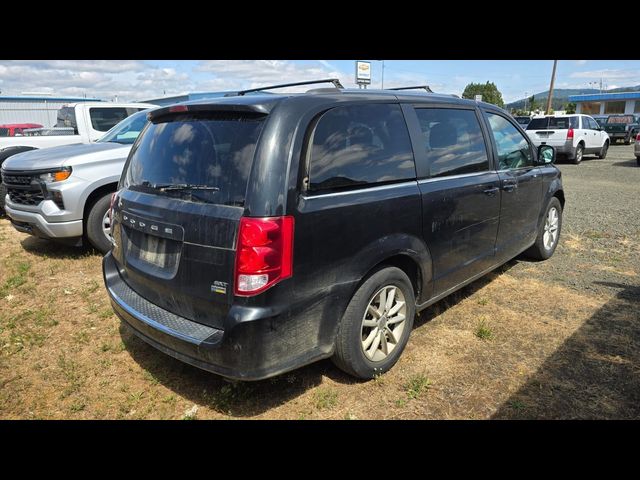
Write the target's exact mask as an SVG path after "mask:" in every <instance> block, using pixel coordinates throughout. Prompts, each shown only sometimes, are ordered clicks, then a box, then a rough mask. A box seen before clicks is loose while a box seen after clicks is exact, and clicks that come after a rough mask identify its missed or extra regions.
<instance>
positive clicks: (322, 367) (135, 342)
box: [120, 259, 518, 418]
mask: <svg viewBox="0 0 640 480" xmlns="http://www.w3.org/2000/svg"><path fill="white" fill-rule="evenodd" d="M517 263H518V260H517V259H514V260H511V261H509V262H507V263H506V264H504V265H502V266H501V267H498V268H497V269H496V270H494V271H492V272H490V273H488V274H487V275H485V276H484V277H482V278H480V279H478V280H476V281H475V282H473V283H471V284H469V285H467V286H466V287H464V288H462V289H461V290H459V291H457V292H455V293H453V294H451V295H449V296H448V297H446V298H445V299H443V300H440V301H439V302H436V303H435V304H434V305H432V306H430V307H429V308H427V309H425V310H423V311H422V312H421V313H420V314H419V315H417V316H416V319H415V323H414V328H419V327H420V326H422V325H424V324H425V323H427V322H429V321H430V320H432V319H433V318H435V317H436V316H438V315H440V314H441V313H443V312H445V311H446V310H448V309H449V308H451V307H453V306H455V305H456V304H458V303H459V302H461V301H462V300H463V299H465V298H466V297H468V296H469V295H473V294H474V293H475V292H476V291H478V290H479V289H481V288H483V287H484V286H486V285H487V284H489V283H490V282H491V281H493V280H494V279H496V278H498V277H499V276H500V275H502V274H503V273H504V272H506V271H508V270H509V269H511V268H512V267H513V266H515V265H516V264H517ZM120 337H121V339H122V341H123V343H124V345H125V348H126V349H127V352H129V354H130V355H131V357H132V358H133V360H134V361H135V362H136V363H137V364H138V365H140V367H141V368H143V369H145V370H146V371H148V372H149V373H150V374H151V375H152V376H153V378H154V379H155V380H157V381H158V382H159V383H160V384H162V385H163V386H164V387H166V388H168V389H170V390H171V391H173V392H175V393H176V394H177V395H180V396H182V397H184V398H186V399H188V400H189V401H190V402H193V403H195V404H196V405H201V406H207V407H209V408H211V409H212V410H215V411H217V412H219V413H222V414H225V415H229V416H232V417H240V418H243V417H251V416H256V415H260V414H262V413H264V412H266V411H269V410H271V409H273V408H276V407H278V406H281V405H283V404H286V403H288V402H290V401H292V400H293V399H295V398H297V397H299V396H300V395H302V394H304V393H305V392H306V391H307V390H309V389H311V388H313V387H316V386H318V385H320V384H321V383H322V379H323V377H327V378H329V379H331V380H333V381H335V382H337V383H340V384H343V385H353V384H358V383H363V382H366V381H368V380H359V379H356V378H353V377H351V376H350V375H347V374H346V373H344V372H342V371H341V370H340V369H338V368H337V367H336V366H334V365H333V363H332V362H331V360H328V359H327V360H321V361H319V362H315V363H313V364H311V365H307V366H305V367H302V368H298V369H296V370H294V371H291V372H288V373H285V374H282V375H279V376H277V377H274V378H270V379H267V380H259V381H255V382H230V381H228V380H226V379H224V378H223V377H221V376H219V375H216V374H214V373H210V372H207V371H204V370H201V369H199V368H196V367H193V366H191V365H188V364H186V363H183V362H181V361H179V360H176V359H174V358H173V357H170V356H168V355H166V354H164V353H162V352H160V351H158V350H156V349H155V348H153V347H152V346H150V345H148V344H147V343H145V342H144V341H143V340H141V339H140V338H138V337H137V336H136V335H135V334H134V333H133V331H132V330H131V329H130V328H129V327H128V326H126V325H125V324H122V323H121V325H120Z"/></svg>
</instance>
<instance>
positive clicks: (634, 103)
mask: <svg viewBox="0 0 640 480" xmlns="http://www.w3.org/2000/svg"><path fill="white" fill-rule="evenodd" d="M569 101H570V102H573V103H575V104H576V113H584V114H586V115H607V114H616V113H640V92H620V93H592V94H589V95H570V96H569Z"/></svg>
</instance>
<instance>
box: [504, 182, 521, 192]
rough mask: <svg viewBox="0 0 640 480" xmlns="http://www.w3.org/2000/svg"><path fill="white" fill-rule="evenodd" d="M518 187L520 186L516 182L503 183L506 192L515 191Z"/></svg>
mask: <svg viewBox="0 0 640 480" xmlns="http://www.w3.org/2000/svg"><path fill="white" fill-rule="evenodd" d="M516 188H518V185H517V184H516V183H506V184H504V185H502V189H503V190H504V191H505V192H513V190H515V189H516Z"/></svg>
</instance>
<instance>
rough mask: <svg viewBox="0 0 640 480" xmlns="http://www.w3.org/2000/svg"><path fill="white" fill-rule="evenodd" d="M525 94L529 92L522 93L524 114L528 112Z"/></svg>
mask: <svg viewBox="0 0 640 480" xmlns="http://www.w3.org/2000/svg"><path fill="white" fill-rule="evenodd" d="M527 93H529V92H524V111H525V112H528V111H529V110H527V100H528V97H527Z"/></svg>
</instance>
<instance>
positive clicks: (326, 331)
mask: <svg viewBox="0 0 640 480" xmlns="http://www.w3.org/2000/svg"><path fill="white" fill-rule="evenodd" d="M102 265H103V275H104V282H105V286H106V287H107V292H108V294H109V297H110V300H111V305H112V306H113V309H114V311H115V313H116V314H117V315H118V317H120V319H121V320H122V321H123V322H124V323H126V324H127V325H128V326H129V327H131V329H132V330H133V332H134V333H135V334H136V335H137V336H138V337H139V338H141V339H142V340H144V341H145V342H147V343H148V344H150V345H151V346H153V347H155V348H157V349H158V350H160V351H162V352H164V353H165V354H167V355H170V356H172V357H174V358H176V359H178V360H181V361H183V362H185V363H188V364H190V365H193V366H196V367H198V368H201V369H203V370H207V371H209V372H213V373H216V374H219V375H221V376H224V377H227V378H233V379H237V380H261V379H264V378H269V377H272V376H275V375H279V374H281V373H284V372H286V371H289V370H293V369H295V368H298V367H301V366H303V365H306V364H309V363H312V362H315V361H317V360H320V359H322V358H327V357H329V356H331V354H332V353H333V339H334V336H335V328H333V327H337V321H335V317H334V320H333V321H331V320H330V318H331V316H326V315H322V314H321V313H322V312H326V311H327V310H326V305H324V303H322V304H320V305H319V307H320V308H318V305H316V306H312V307H310V308H308V309H305V310H304V311H302V312H299V314H296V315H293V314H292V312H290V311H288V312H282V313H279V314H274V310H273V309H272V308H267V307H245V306H233V307H231V309H230V310H229V313H228V318H227V321H225V325H232V327H231V328H227V329H225V330H221V329H216V328H213V327H209V326H207V325H202V324H199V323H196V322H193V321H191V320H189V319H186V318H184V317H180V316H178V315H175V314H173V313H171V312H169V311H167V310H164V309H162V308H160V307H158V306H157V305H154V304H152V303H151V302H149V301H147V300H146V299H144V298H143V297H141V296H140V295H138V294H137V293H136V292H135V291H134V290H133V289H131V288H130V287H129V286H128V285H127V284H126V282H124V280H123V279H122V277H121V275H120V272H119V270H118V267H117V265H116V263H115V261H114V260H113V257H112V255H111V253H108V254H107V255H106V256H105V257H104V259H103V263H102ZM325 302H326V303H328V304H331V303H335V302H331V299H330V298H327V299H326V300H325ZM327 320H328V322H329V325H327Z"/></svg>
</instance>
